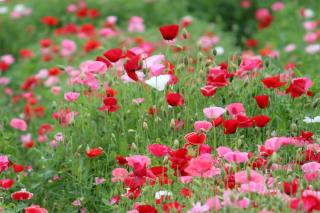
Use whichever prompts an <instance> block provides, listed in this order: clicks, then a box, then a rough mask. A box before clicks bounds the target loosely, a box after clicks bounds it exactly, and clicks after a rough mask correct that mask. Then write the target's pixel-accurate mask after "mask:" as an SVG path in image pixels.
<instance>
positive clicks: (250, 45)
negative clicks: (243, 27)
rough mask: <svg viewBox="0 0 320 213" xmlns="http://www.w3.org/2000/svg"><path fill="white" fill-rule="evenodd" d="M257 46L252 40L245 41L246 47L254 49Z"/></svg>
mask: <svg viewBox="0 0 320 213" xmlns="http://www.w3.org/2000/svg"><path fill="white" fill-rule="evenodd" d="M257 45H258V42H257V40H256V39H254V38H249V39H247V40H246V46H247V47H249V48H252V47H256V46H257Z"/></svg>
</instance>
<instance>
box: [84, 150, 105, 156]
mask: <svg viewBox="0 0 320 213" xmlns="http://www.w3.org/2000/svg"><path fill="white" fill-rule="evenodd" d="M103 153H104V151H103V150H102V149H101V148H92V149H89V150H88V151H87V152H86V155H87V157H88V158H94V157H98V156H100V155H102V154H103Z"/></svg>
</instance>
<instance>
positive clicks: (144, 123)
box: [142, 121, 148, 129]
mask: <svg viewBox="0 0 320 213" xmlns="http://www.w3.org/2000/svg"><path fill="white" fill-rule="evenodd" d="M142 126H143V128H144V129H148V123H147V122H145V121H144V122H143V125H142Z"/></svg>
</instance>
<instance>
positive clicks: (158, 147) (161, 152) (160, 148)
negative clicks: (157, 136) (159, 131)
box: [148, 144, 170, 157]
mask: <svg viewBox="0 0 320 213" xmlns="http://www.w3.org/2000/svg"><path fill="white" fill-rule="evenodd" d="M148 151H149V152H150V153H151V154H152V155H153V156H155V157H163V156H165V155H167V154H168V153H169V151H170V148H169V147H167V146H165V145H162V144H151V145H149V146H148Z"/></svg>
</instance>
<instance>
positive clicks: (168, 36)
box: [159, 24, 179, 41]
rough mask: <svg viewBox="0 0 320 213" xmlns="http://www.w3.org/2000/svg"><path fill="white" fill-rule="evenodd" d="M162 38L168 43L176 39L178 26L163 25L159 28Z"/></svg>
mask: <svg viewBox="0 0 320 213" xmlns="http://www.w3.org/2000/svg"><path fill="white" fill-rule="evenodd" d="M159 30H160V33H161V35H162V38H163V39H164V40H167V41H170V40H173V39H175V38H176V37H177V35H178V33H179V25H176V24H170V25H164V26H161V27H160V28H159Z"/></svg>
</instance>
